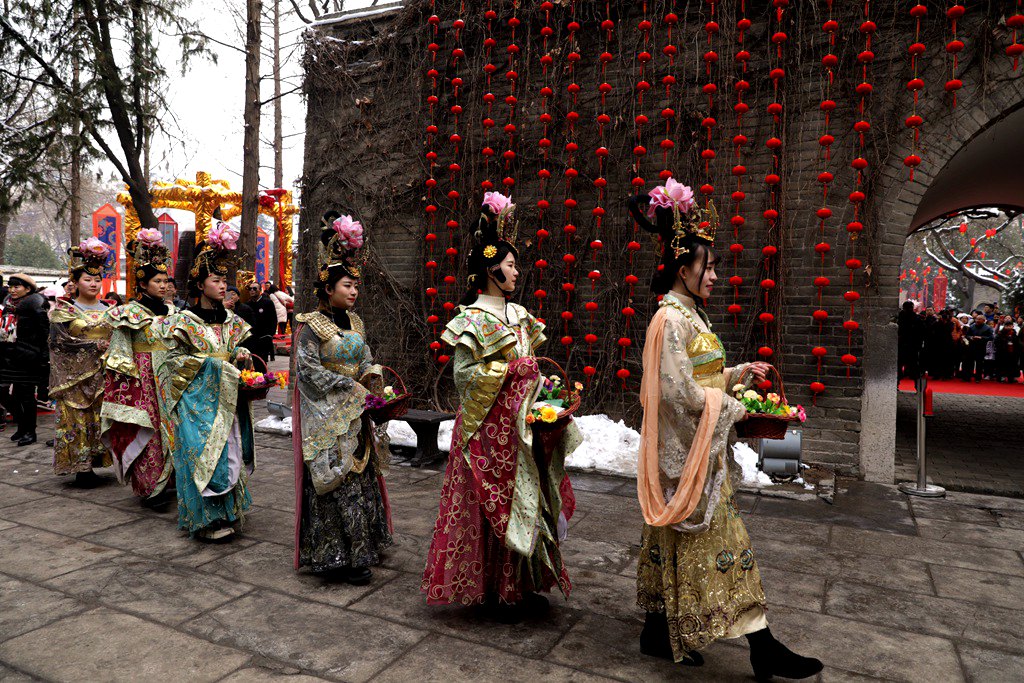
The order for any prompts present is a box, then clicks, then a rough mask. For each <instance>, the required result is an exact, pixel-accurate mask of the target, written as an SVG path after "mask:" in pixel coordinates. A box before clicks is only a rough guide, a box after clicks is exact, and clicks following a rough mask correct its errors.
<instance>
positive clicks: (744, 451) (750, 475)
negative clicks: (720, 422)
mask: <svg viewBox="0 0 1024 683" xmlns="http://www.w3.org/2000/svg"><path fill="white" fill-rule="evenodd" d="M732 454H733V457H734V458H735V459H736V464H738V465H739V466H740V469H741V470H743V482H742V483H743V485H744V486H757V487H761V486H771V485H772V484H773V482H772V478H771V477H769V476H768V475H767V474H765V473H764V472H762V471H761V470H759V469H757V451H755V450H754V449H753V448H751V447H750V446H748V445H747V444H745V443H743V442H742V441H740V442H738V443H736V445H735V446H733V447H732Z"/></svg>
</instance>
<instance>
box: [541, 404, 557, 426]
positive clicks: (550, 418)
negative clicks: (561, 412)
mask: <svg viewBox="0 0 1024 683" xmlns="http://www.w3.org/2000/svg"><path fill="white" fill-rule="evenodd" d="M540 419H541V420H543V421H544V422H554V421H555V420H557V419H558V411H557V410H556V409H555V407H554V406H543V407H542V408H541V409H540Z"/></svg>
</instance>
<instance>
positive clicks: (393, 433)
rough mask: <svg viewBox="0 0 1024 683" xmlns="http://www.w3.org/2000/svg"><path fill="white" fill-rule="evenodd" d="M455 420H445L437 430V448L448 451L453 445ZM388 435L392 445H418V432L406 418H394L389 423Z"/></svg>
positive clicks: (412, 446)
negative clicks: (413, 429)
mask: <svg viewBox="0 0 1024 683" xmlns="http://www.w3.org/2000/svg"><path fill="white" fill-rule="evenodd" d="M454 425H455V420H445V421H444V422H442V423H441V425H440V428H439V429H438V431H437V450H439V451H441V452H443V453H447V452H448V451H450V450H451V447H452V428H453V427H454ZM388 436H389V437H390V438H391V445H392V446H406V447H408V448H415V447H416V432H414V431H412V427H410V426H409V423H408V422H406V421H405V420H392V421H391V422H389V423H388Z"/></svg>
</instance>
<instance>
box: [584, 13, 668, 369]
mask: <svg viewBox="0 0 1024 683" xmlns="http://www.w3.org/2000/svg"><path fill="white" fill-rule="evenodd" d="M647 12H648V8H647V2H646V1H645V2H644V3H643V5H642V16H641V19H640V22H639V23H638V24H637V29H638V30H639V31H640V34H641V36H642V38H643V44H642V47H641V50H640V52H639V53H638V54H637V56H636V62H637V83H636V88H635V93H636V111H637V112H638V113H637V115H636V116H635V117H634V118H633V133H634V135H635V136H636V141H635V143H634V146H633V179H632V180H631V182H630V184H631V186H632V188H633V192H634V193H636V194H637V195H639V194H640V193H641V192H643V188H644V184H645V181H644V178H643V174H642V162H643V159H644V157H645V156H646V155H647V148H646V147H644V144H643V142H644V126H646V125H648V123H649V122H650V120H649V119H648V117H647V115H646V114H644V113H643V112H644V97H645V95H646V94H647V92H648V91H649V90H650V89H651V84H650V83H649V82H648V81H647V65H648V64H650V62H651V60H652V59H653V56H652V55H651V52H650V46H651V30H652V29H653V27H654V25H653V24H652V23H651V21H650V19H649V17H648V13H647ZM668 113H671V115H672V116H673V117H674V115H675V112H673V111H672V110H671V108H666V109H664V110H662V117H663V118H664V119H665V120H666V122H667V125H670V123H669V121H670V119H669V118H666V114H668ZM663 149H664V148H663ZM631 222H632V227H633V234H632V239H631V240H630V242H629V244H627V245H626V253H627V257H628V260H629V272H628V274H627V275H626V285H627V286H628V287H629V291H630V303H631V300H632V296H633V284H635V282H636V281H637V278H636V276H635V275H633V264H634V259H635V256H636V254H637V253H638V252H639V250H640V242H639V240H638V236H639V235H638V233H639V230H640V226H639V224H638V223H637V222H636V221H634V220H631ZM590 278H591V281H592V282H596V281H597V280H598V279H599V278H600V271H598V270H593V271H591V273H590ZM631 283H632V284H631ZM591 305H592V306H593V308H592V310H593V311H594V312H596V311H597V304H596V303H592V304H587V306H588V307H589V306H591ZM622 314H623V315H624V316H625V317H626V335H625V336H624V337H621V338H620V340H619V341H620V345H619V346H620V348H621V349H622V351H621V353H622V360H623V364H624V363H625V359H626V350H627V349H628V348H629V346H632V340H631V339H630V338H629V324H630V321H631V320H632V318H633V316H634V315H635V311H634V309H633V308H632V306H630V305H627V306H625V307H623V309H622ZM624 341H628V342H629V346H626V345H623V342H624ZM584 371H585V372H587V373H588V374H592V373H593V372H594V371H595V370H594V368H593V367H592V366H590V365H588V366H587V368H585V369H584ZM629 375H630V373H629V370H628V369H626V368H625V367H620V368H619V369H618V370H617V371H616V376H617V377H618V378H619V379H620V380H621V381H622V387H623V388H625V387H626V380H627V379H629Z"/></svg>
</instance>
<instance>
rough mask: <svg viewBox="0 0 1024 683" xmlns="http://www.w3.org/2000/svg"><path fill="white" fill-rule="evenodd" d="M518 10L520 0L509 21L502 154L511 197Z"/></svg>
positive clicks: (506, 189)
mask: <svg viewBox="0 0 1024 683" xmlns="http://www.w3.org/2000/svg"><path fill="white" fill-rule="evenodd" d="M518 10H519V0H512V16H511V17H509V19H508V26H509V29H511V35H510V37H509V43H508V47H506V48H505V52H506V53H507V54H508V70H507V71H506V72H505V78H506V80H508V95H506V96H505V104H506V105H507V106H508V123H506V124H505V128H504V131H505V134H506V135H507V136H508V140H507V142H506V146H505V151H504V152H502V154H501V157H502V160H503V161H504V162H505V166H504V171H505V177H504V178H502V180H501V184H502V185H504V186H505V194H507V195H509V196H511V195H512V188H513V187H514V186H515V184H516V181H515V169H514V167H513V163H514V162H515V160H516V151H515V150H516V139H517V138H516V133H517V129H516V125H517V123H516V105H517V104H518V103H519V99H518V98H517V97H516V92H517V90H516V85H517V83H518V81H519V72H518V71H517V70H516V58H517V57H519V45H517V44H516V29H517V28H518V27H519V24H520V21H519V17H518V16H516V13H517V12H518Z"/></svg>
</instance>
